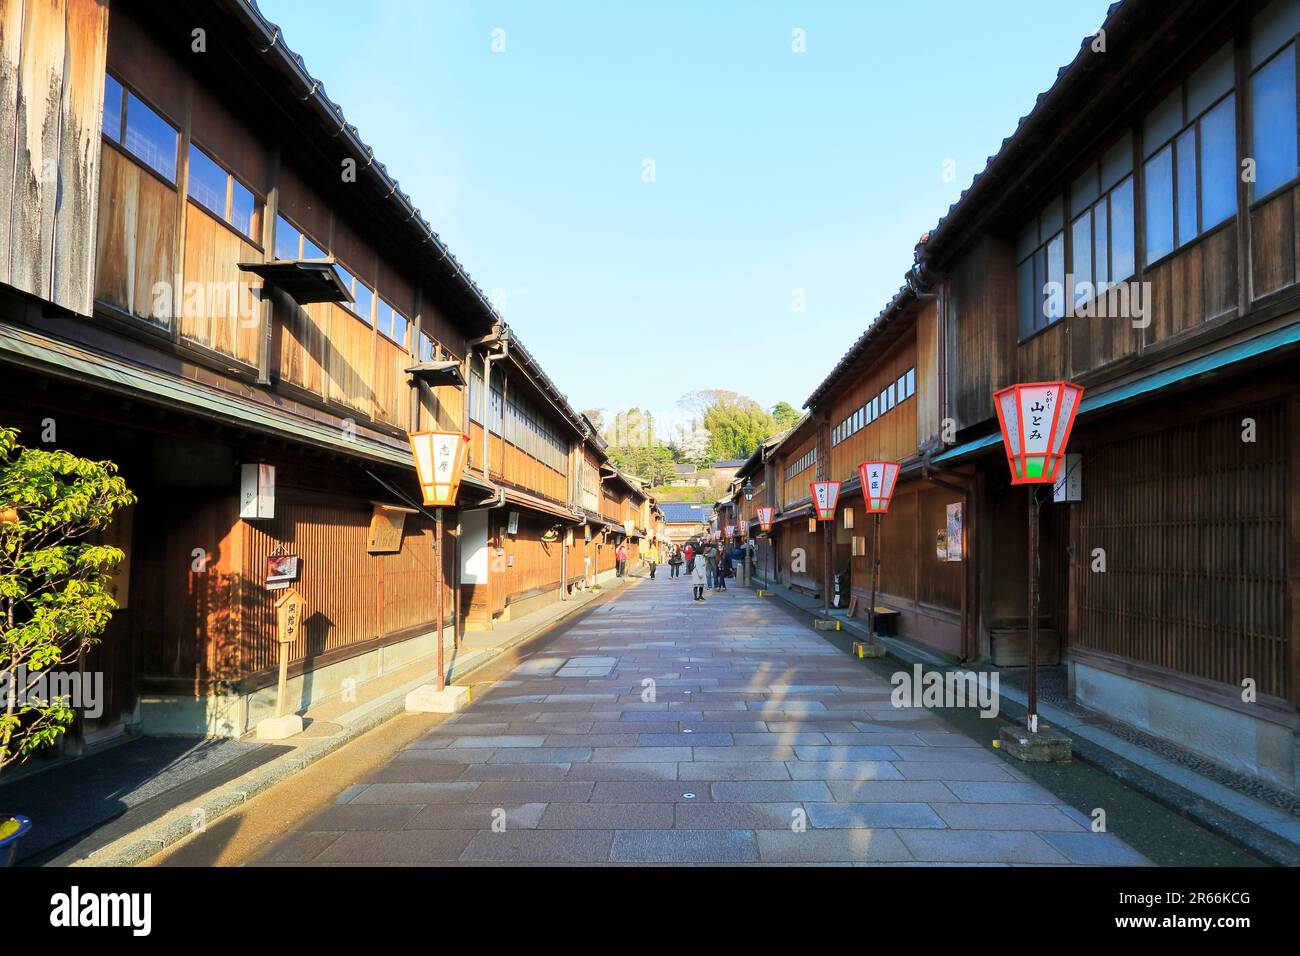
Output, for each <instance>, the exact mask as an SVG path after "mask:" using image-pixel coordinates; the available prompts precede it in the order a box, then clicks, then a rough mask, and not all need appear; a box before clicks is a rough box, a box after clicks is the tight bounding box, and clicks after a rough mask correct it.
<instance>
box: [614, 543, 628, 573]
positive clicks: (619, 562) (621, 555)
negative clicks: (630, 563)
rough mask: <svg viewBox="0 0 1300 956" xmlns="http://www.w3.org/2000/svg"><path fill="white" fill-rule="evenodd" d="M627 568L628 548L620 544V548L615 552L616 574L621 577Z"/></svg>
mask: <svg viewBox="0 0 1300 956" xmlns="http://www.w3.org/2000/svg"><path fill="white" fill-rule="evenodd" d="M626 570H627V548H625V547H624V546H623V545H621V544H620V545H619V546H618V550H617V551H615V552H614V574H615V575H616V576H617V577H620V578H621V577H622V576H623V572H625V571H626Z"/></svg>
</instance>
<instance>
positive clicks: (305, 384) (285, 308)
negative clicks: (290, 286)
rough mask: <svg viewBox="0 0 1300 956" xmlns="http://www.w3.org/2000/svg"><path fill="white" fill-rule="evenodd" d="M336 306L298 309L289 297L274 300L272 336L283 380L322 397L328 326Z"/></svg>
mask: <svg viewBox="0 0 1300 956" xmlns="http://www.w3.org/2000/svg"><path fill="white" fill-rule="evenodd" d="M334 311H335V306H334V305H332V304H331V303H329V302H317V303H314V304H312V305H308V306H300V305H298V304H297V303H295V302H293V301H292V300H291V299H289V298H288V296H283V295H278V296H276V297H275V319H274V322H275V334H276V338H277V340H278V347H277V349H276V353H277V355H278V356H279V373H280V379H281V380H282V381H285V382H288V383H290V384H292V385H296V386H297V387H299V388H302V389H306V390H307V391H309V392H311V393H313V394H315V395H320V396H321V397H324V395H325V368H326V365H327V364H328V355H329V352H330V345H329V323H330V320H331V319H332V318H333V316H334Z"/></svg>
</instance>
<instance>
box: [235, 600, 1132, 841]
mask: <svg viewBox="0 0 1300 956" xmlns="http://www.w3.org/2000/svg"><path fill="white" fill-rule="evenodd" d="M891 689H892V688H891V686H890V684H889V683H888V681H887V680H885V679H884V678H883V677H881V676H880V675H879V674H878V673H877V672H876V671H874V670H872V669H870V668H869V667H867V666H865V665H864V664H863V663H862V662H859V661H857V660H855V659H852V658H850V657H849V656H848V655H847V654H846V653H844V652H843V651H841V650H839V649H837V648H836V647H835V646H834V645H833V644H831V643H830V642H828V641H827V640H826V639H825V638H824V637H823V636H822V635H821V634H819V633H817V632H815V631H813V630H811V629H810V628H808V627H807V626H806V622H804V621H802V620H800V619H799V618H797V617H794V616H792V615H791V614H790V613H789V612H787V611H786V610H785V608H784V606H782V605H778V604H775V603H773V602H769V601H764V600H762V599H759V598H757V597H755V596H754V594H753V592H751V591H743V590H739V589H736V590H732V591H728V592H726V593H725V594H709V596H708V597H707V598H706V600H705V602H704V603H703V604H699V603H696V602H692V601H691V599H690V586H689V584H687V583H686V582H685V581H684V580H680V579H679V580H673V579H669V578H661V579H658V580H656V581H649V580H642V581H639V582H637V583H634V584H632V585H630V586H628V587H626V588H624V589H622V590H621V591H620V593H619V594H618V595H617V597H616V598H615V599H614V600H611V601H609V602H608V603H607V604H604V605H601V609H600V610H599V611H596V612H594V613H590V612H588V613H584V614H583V615H580V616H577V617H575V618H572V619H570V620H569V621H568V623H566V624H565V625H564V627H563V629H562V631H561V632H559V633H557V634H556V635H555V636H554V637H553V638H551V639H550V640H549V641H548V643H547V645H546V646H545V648H544V651H542V652H539V653H538V655H537V656H535V657H531V658H525V659H524V660H522V661H521V662H520V663H518V664H517V665H516V666H515V667H514V669H513V672H512V673H510V674H509V675H508V676H507V677H506V678H505V679H504V680H502V681H499V682H498V683H497V684H496V685H494V686H493V687H491V688H480V689H477V690H476V693H475V698H474V701H473V703H472V704H471V705H470V706H469V707H468V708H467V709H466V710H465V711H463V712H461V713H459V714H457V715H456V716H455V717H454V718H452V719H449V720H446V721H444V722H443V723H440V724H438V725H437V726H435V727H434V728H433V730H432V731H431V732H429V733H428V734H427V735H425V736H424V737H422V738H421V739H419V740H417V741H415V742H414V743H412V744H411V745H410V746H409V747H407V748H406V749H405V750H403V751H402V752H400V753H399V754H397V755H396V756H395V757H394V758H393V759H392V760H391V761H390V762H389V763H388V764H387V765H386V766H385V767H382V768H381V769H379V770H378V771H375V772H374V773H373V774H371V776H370V778H369V779H365V780H360V781H356V782H355V783H356V785H355V786H353V787H349V788H348V790H347V791H345V794H346V797H345V802H342V803H340V804H338V805H336V806H332V807H329V808H327V809H326V810H324V811H323V812H321V813H319V814H318V815H317V816H316V817H314V818H312V819H311V820H309V821H308V822H307V823H306V824H305V825H303V826H302V827H300V828H299V829H298V830H297V831H295V832H293V833H290V834H288V835H286V836H285V838H284V839H282V840H281V841H279V842H278V843H277V844H276V845H274V846H272V847H270V848H268V850H267V853H266V854H265V856H264V857H263V858H262V860H261V861H260V862H264V863H320V864H332V865H348V864H354V865H359V864H383V863H387V864H394V865H406V864H415V863H427V864H437V865H442V864H461V865H475V864H596V863H600V864H645V863H651V864H653V863H667V864H708V863H719V864H726V863H732V864H749V863H763V864H773V865H789V864H801V865H802V864H831V865H835V864H841V865H852V864H863V865H873V864H878V865H932V864H938V865H945V864H953V865H961V864H980V865H1006V864H1056V865H1067V864H1078V865H1121V864H1141V863H1145V862H1146V861H1145V860H1144V859H1143V858H1142V857H1141V856H1140V855H1138V854H1136V853H1135V852H1134V851H1133V850H1132V849H1131V848H1130V847H1128V846H1127V845H1126V844H1125V843H1124V842H1123V841H1122V840H1119V839H1118V838H1116V837H1114V836H1113V835H1110V834H1094V833H1092V832H1090V829H1089V827H1088V826H1087V818H1086V817H1082V815H1080V814H1078V813H1077V812H1075V811H1072V810H1070V808H1068V807H1065V806H1063V805H1062V804H1061V802H1060V801H1059V799H1057V798H1056V797H1054V796H1053V795H1052V794H1050V793H1049V792H1048V791H1046V790H1044V789H1042V788H1041V787H1039V786H1037V785H1036V784H1033V783H1030V782H1028V780H1027V778H1026V777H1025V776H1024V775H1023V774H1021V773H1020V772H1019V771H1018V770H1017V769H1016V768H1015V767H1014V766H1013V765H1012V764H1010V763H1008V762H1007V761H1006V760H1005V759H1004V758H1003V757H1001V756H1000V755H998V754H997V753H995V752H994V751H993V750H992V748H991V747H989V746H988V744H987V742H981V741H979V740H972V739H970V738H967V737H966V736H964V735H962V734H960V733H957V732H955V731H954V729H953V728H952V726H950V725H949V724H947V723H946V722H945V721H944V720H943V719H942V718H941V717H940V716H939V715H937V714H935V713H932V712H929V711H925V710H920V709H895V708H894V707H893V705H892V703H891V700H890V691H891ZM989 736H990V739H991V737H992V735H991V734H990V735H989Z"/></svg>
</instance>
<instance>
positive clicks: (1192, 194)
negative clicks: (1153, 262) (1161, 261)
mask: <svg viewBox="0 0 1300 956" xmlns="http://www.w3.org/2000/svg"><path fill="white" fill-rule="evenodd" d="M1174 149H1175V150H1176V152H1177V154H1178V155H1177V163H1178V165H1177V169H1178V177H1177V178H1178V245H1180V246H1181V245H1182V244H1183V243H1184V242H1188V241H1190V240H1192V239H1195V238H1196V236H1197V226H1196V128H1195V127H1190V128H1188V129H1187V130H1186V131H1185V132H1184V133H1183V134H1182V135H1181V136H1179V137H1178V139H1176V140H1175V141H1174Z"/></svg>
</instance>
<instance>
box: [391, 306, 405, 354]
mask: <svg viewBox="0 0 1300 956" xmlns="http://www.w3.org/2000/svg"><path fill="white" fill-rule="evenodd" d="M406 327H407V322H406V318H405V317H404V316H403V315H402V314H401V313H400V312H394V313H393V340H394V341H395V342H396V343H397V344H398V345H401V346H403V347H405V346H406Z"/></svg>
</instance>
